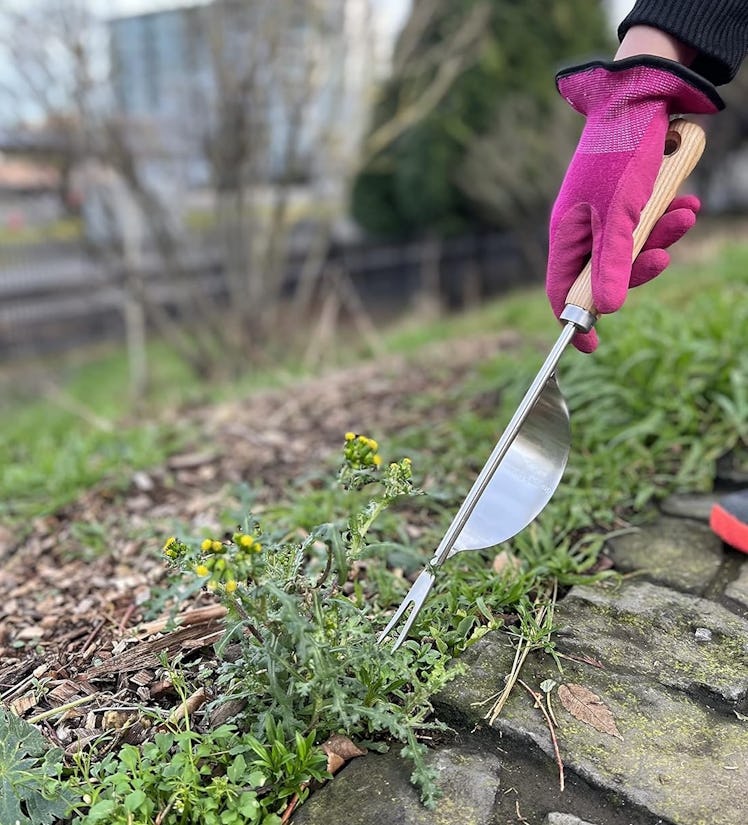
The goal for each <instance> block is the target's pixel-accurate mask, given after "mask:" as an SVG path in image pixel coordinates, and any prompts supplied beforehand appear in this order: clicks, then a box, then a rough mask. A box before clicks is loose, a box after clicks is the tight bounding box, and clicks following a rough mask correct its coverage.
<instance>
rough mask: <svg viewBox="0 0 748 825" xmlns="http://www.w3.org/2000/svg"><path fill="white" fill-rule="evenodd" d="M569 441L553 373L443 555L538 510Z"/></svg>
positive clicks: (475, 546)
mask: <svg viewBox="0 0 748 825" xmlns="http://www.w3.org/2000/svg"><path fill="white" fill-rule="evenodd" d="M570 445H571V425H570V423H569V410H568V407H567V406H566V402H565V401H564V398H563V396H562V395H561V391H560V390H559V387H558V383H557V381H556V378H555V375H552V376H551V377H550V378H549V379H548V381H547V382H546V383H545V385H544V387H543V389H542V391H541V393H540V395H539V396H538V399H537V401H536V402H535V404H534V405H533V408H532V410H531V411H530V413H529V414H528V416H527V418H526V419H525V421H524V423H523V424H522V426H521V427H520V429H519V431H518V432H517V435H516V436H515V438H514V441H513V442H512V444H511V446H510V447H509V449H508V450H507V452H506V454H505V455H504V457H503V459H502V460H501V463H500V464H499V466H498V467H497V468H496V471H495V472H494V474H493V476H492V477H491V480H490V481H489V482H488V485H487V486H486V488H485V490H484V491H483V493H482V495H481V497H480V499H479V500H478V502H477V503H476V505H475V507H474V509H473V511H472V513H471V514H470V517H469V518H468V520H467V521H466V522H465V526H464V527H463V528H462V530H461V531H460V533H459V535H458V536H457V539H456V540H455V543H454V545H453V546H452V550H451V552H450V553H449V556H448V557H451V556H453V555H454V554H455V553H460V552H462V551H463V550H481V549H483V548H484V547H492V546H493V545H495V544H500V543H501V542H502V541H507V539H510V538H511V537H512V536H514V535H516V534H517V533H519V532H520V530H523V529H524V528H525V527H526V526H527V525H528V524H529V523H530V522H531V521H533V519H534V518H535V517H536V516H537V515H538V514H539V513H540V511H541V510H542V509H543V508H544V507H545V505H546V504H547V503H548V501H549V500H550V498H551V496H552V495H553V493H554V492H555V490H556V487H558V484H559V482H560V481H561V477H562V476H563V474H564V469H565V468H566V462H567V460H568V458H569V447H570Z"/></svg>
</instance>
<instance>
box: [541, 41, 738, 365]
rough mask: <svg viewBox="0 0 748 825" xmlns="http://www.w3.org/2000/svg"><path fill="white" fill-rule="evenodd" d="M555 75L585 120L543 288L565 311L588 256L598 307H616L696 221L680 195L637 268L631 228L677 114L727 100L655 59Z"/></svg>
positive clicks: (584, 337) (586, 339)
mask: <svg viewBox="0 0 748 825" xmlns="http://www.w3.org/2000/svg"><path fill="white" fill-rule="evenodd" d="M556 81H557V85H558V89H559V91H560V92H561V94H562V95H563V96H564V97H565V98H566V100H567V101H568V102H569V103H570V104H571V105H572V106H573V107H574V108H575V109H576V110H577V111H578V112H580V113H581V114H583V115H586V116H587V122H586V124H585V127H584V130H583V132H582V136H581V138H580V140H579V145H578V146H577V150H576V153H575V155H574V157H573V158H572V161H571V163H570V165H569V168H568V169H567V172H566V176H565V178H564V181H563V184H562V186H561V191H560V192H559V195H558V198H557V199H556V203H555V204H554V207H553V211H552V213H551V222H550V245H549V254H548V272H547V277H546V292H547V294H548V298H549V300H550V303H551V307H552V308H553V311H554V313H555V314H556V316H557V317H558V316H559V315H560V314H561V312H562V310H563V308H564V306H565V303H566V295H567V293H568V291H569V289H570V288H571V285H572V284H573V282H574V280H575V279H576V277H577V276H578V275H579V273H580V272H581V271H582V268H583V267H584V265H585V263H586V262H587V260H588V259H589V258H590V256H591V258H592V295H593V298H594V302H595V307H596V309H597V310H598V312H600V313H610V312H615V311H616V310H618V309H620V308H621V306H622V305H623V303H624V301H625V300H626V295H627V293H628V290H629V288H630V287H634V286H639V285H640V284H643V283H646V282H647V281H649V280H651V279H652V278H654V277H655V276H657V275H659V274H660V272H662V270H663V269H665V267H666V266H667V265H668V263H669V255H668V253H667V252H666V251H665V248H666V247H668V246H670V245H671V244H673V243H675V241H677V240H678V239H679V238H680V237H682V236H683V235H684V234H685V233H686V232H687V231H688V229H690V227H691V226H693V224H694V221H695V220H696V213H697V212H698V209H699V201H698V199H697V198H695V197H693V196H690V197H683V198H676V199H675V200H674V201H673V203H672V204H671V205H670V207H669V208H668V210H667V211H666V213H665V214H664V215H663V216H662V218H660V220H659V222H658V223H657V224H656V225H655V227H654V229H653V230H652V233H651V234H650V237H649V239H648V241H647V243H646V244H645V246H644V248H643V250H642V252H641V253H640V254H639V256H638V257H637V259H636V261H635V262H634V264H633V266H632V262H631V258H632V253H633V237H632V236H633V232H634V229H635V227H636V224H637V223H638V221H639V215H640V214H641V211H642V209H643V208H644V206H645V205H646V203H647V201H648V200H649V197H650V195H651V194H652V189H653V187H654V181H655V178H656V177H657V172H658V171H659V168H660V164H661V162H662V157H663V151H664V146H665V135H666V133H667V129H668V124H669V120H670V115H671V114H696V113H699V114H706V113H714V112H716V111H718V110H719V109H721V108H723V106H724V104H723V103H722V100H721V99H720V97H719V95H718V94H717V92H716V91H715V89H714V87H713V86H712V85H711V84H710V83H708V82H707V81H706V80H704V79H703V78H701V77H700V76H699V75H697V74H695V73H694V72H692V71H690V70H689V69H687V68H685V67H684V66H681V65H680V64H678V63H674V62H672V61H669V60H665V59H663V58H658V57H633V58H627V59H625V60H619V61H616V62H612V63H602V62H595V63H589V64H585V65H583V66H578V67H574V68H572V69H567V70H565V71H563V72H561V73H560V74H559V75H558V76H557V78H556ZM573 343H574V345H575V346H576V347H577V349H579V350H581V351H582V352H592V351H593V350H594V349H595V348H596V347H597V344H598V338H597V333H596V332H595V331H594V330H592V331H591V332H588V333H586V334H584V333H578V334H577V335H575V336H574V340H573Z"/></svg>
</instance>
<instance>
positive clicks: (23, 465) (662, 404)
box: [0, 246, 748, 518]
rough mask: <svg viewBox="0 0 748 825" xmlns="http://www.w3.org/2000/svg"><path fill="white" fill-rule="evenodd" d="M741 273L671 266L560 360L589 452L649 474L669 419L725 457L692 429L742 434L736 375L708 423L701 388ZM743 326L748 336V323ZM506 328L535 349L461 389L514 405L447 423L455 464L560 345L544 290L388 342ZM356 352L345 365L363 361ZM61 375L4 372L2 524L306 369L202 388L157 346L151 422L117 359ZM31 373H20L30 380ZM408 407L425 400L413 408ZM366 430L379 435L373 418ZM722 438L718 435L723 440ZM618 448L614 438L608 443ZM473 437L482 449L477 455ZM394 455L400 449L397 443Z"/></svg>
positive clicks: (69, 494) (717, 266)
mask: <svg viewBox="0 0 748 825" xmlns="http://www.w3.org/2000/svg"><path fill="white" fill-rule="evenodd" d="M746 271H748V248H746V247H745V246H728V247H726V248H725V249H724V250H723V251H722V252H721V253H720V255H719V256H718V257H717V258H716V259H715V260H714V261H712V262H710V263H709V264H708V265H705V264H698V265H689V264H687V263H681V264H679V265H676V266H673V267H672V268H671V269H670V270H669V271H668V273H666V274H665V275H664V276H663V277H661V278H659V279H658V280H657V281H655V282H654V283H653V284H651V285H649V286H647V288H646V289H644V290H635V291H634V292H632V294H631V296H630V298H629V301H628V303H627V306H626V307H625V308H624V310H623V311H622V312H621V313H619V314H618V315H616V316H611V317H606V318H604V319H602V321H601V323H600V325H599V327H600V334H601V338H602V341H603V345H602V346H601V348H600V350H599V351H598V353H597V354H596V355H595V356H593V357H592V358H586V357H583V356H580V355H578V354H576V353H573V352H570V353H568V354H567V355H566V356H565V359H564V361H563V362H562V366H561V369H560V377H561V383H562V385H563V390H564V393H565V395H566V396H567V398H568V400H569V402H570V404H571V405H572V408H573V420H574V424H575V430H578V428H579V427H580V426H584V427H585V428H586V432H587V433H588V434H592V435H594V433H595V432H596V433H597V435H596V436H594V443H592V444H591V445H590V447H589V449H591V450H607V449H609V448H610V449H612V448H614V447H616V446H617V445H620V444H621V443H622V442H623V441H628V442H629V443H630V444H633V443H634V442H635V441H636V439H639V441H638V442H636V443H639V444H640V445H643V446H640V447H639V451H640V454H638V455H637V457H636V459H635V461H634V465H633V466H634V467H635V468H637V469H640V468H641V467H642V466H644V467H647V466H650V465H651V463H652V462H651V461H650V460H649V458H651V455H650V456H649V458H648V453H651V445H648V444H647V443H646V440H647V438H648V437H650V438H651V437H652V436H653V435H654V434H656V432H657V431H658V430H659V429H660V428H661V427H662V426H663V421H664V420H665V419H667V420H668V421H670V422H671V423H670V424H669V426H670V430H669V434H668V435H667V436H665V437H663V438H660V439H655V440H656V441H657V442H658V443H663V444H664V443H666V442H668V439H670V440H673V439H681V435H682V434H683V433H684V432H685V431H686V430H684V429H683V428H684V427H685V428H686V429H687V432H688V433H689V436H688V443H681V445H680V448H681V451H683V450H685V459H683V457H682V456H681V455H680V454H679V455H678V456H675V460H678V461H681V463H685V464H686V465H687V467H686V470H688V467H689V466H690V465H698V464H699V463H701V464H702V465H703V466H704V467H708V465H709V462H710V461H711V460H712V459H713V453H714V452H715V451H716V450H717V449H718V448H717V446H716V445H715V444H714V443H713V442H714V441H715V437H712V438H707V439H706V442H708V446H704V444H705V443H706V442H705V441H704V440H703V439H700V436H699V433H697V432H696V431H695V428H697V427H699V426H702V427H703V426H709V427H711V428H713V427H714V426H717V425H718V423H719V422H718V420H716V419H718V418H719V416H723V417H724V419H725V420H729V421H730V422H731V426H732V427H733V429H734V431H735V432H737V433H739V434H740V435H742V436H743V437H745V426H746V425H745V421H744V418H745V399H744V393H745V390H744V387H743V386H742V384H741V380H740V378H739V375H740V371H738V372H735V373H734V375H733V377H732V378H731V379H729V381H728V383H725V382H722V383H720V389H719V392H717V391H716V390H715V393H716V394H715V396H714V398H709V399H707V403H709V404H711V405H712V406H711V407H710V409H711V412H710V413H709V415H710V417H709V418H707V419H706V420H704V419H703V418H702V417H701V416H702V414H703V404H704V399H703V398H702V397H701V393H703V392H704V390H705V387H706V386H707V384H708V382H709V375H710V373H713V372H714V371H715V369H716V370H719V369H725V370H729V369H730V364H732V363H733V359H734V358H735V357H737V356H738V354H737V353H735V352H733V349H734V348H736V347H737V348H739V347H740V346H741V341H740V334H739V330H740V324H741V320H740V317H738V315H740V316H741V317H742V315H744V313H745V310H744V309H741V301H740V300H739V299H740V295H739V294H738V293H739V292H740V291H741V289H742V290H744V288H745V281H746V276H745V274H744V273H745V272H746ZM743 294H744V293H743ZM706 299H708V300H710V301H711V304H710V306H711V310H710V311H709V312H707V311H704V310H702V309H700V306H701V303H700V302H702V301H704V300H706ZM742 307H745V301H744V300H742ZM728 319H730V320H728ZM742 328H743V329H745V328H746V327H745V324H744V322H743V327H742ZM497 330H513V331H515V332H516V333H518V335H520V336H523V337H524V340H525V342H526V343H525V346H523V347H521V348H520V349H519V350H516V351H512V352H511V354H510V355H505V356H501V355H500V354H499V355H497V357H496V358H495V359H490V360H489V361H487V362H486V363H485V364H483V365H481V367H480V369H479V375H478V377H477V378H476V379H475V380H474V381H473V382H472V384H471V385H470V386H468V387H466V388H465V389H464V392H467V393H470V392H476V393H477V392H480V391H484V390H491V389H502V390H503V391H504V392H503V397H504V400H505V404H504V406H503V407H502V408H501V409H497V411H496V416H495V418H491V419H490V420H486V419H483V420H480V419H476V418H475V417H474V416H472V417H471V415H470V414H469V413H466V414H465V415H463V416H461V417H460V419H459V420H458V421H457V422H455V427H454V428H448V429H449V436H450V438H449V439H448V440H447V442H446V443H445V444H444V445H443V447H442V445H440V451H441V452H442V453H443V452H445V451H446V454H447V455H450V457H453V458H454V460H455V461H456V462H457V466H459V462H460V459H459V455H460V454H463V455H464V454H465V450H466V449H468V453H470V452H473V453H475V461H480V455H479V452H478V451H479V450H480V449H482V450H484V451H485V449H486V446H487V444H488V443H489V442H490V441H491V439H492V438H493V436H494V435H495V430H496V426H497V424H498V423H500V422H501V421H502V420H506V418H507V417H508V415H509V413H510V412H511V409H512V407H513V405H515V404H516V402H517V401H518V399H519V397H521V393H522V392H524V389H525V388H526V385H527V383H529V380H530V378H531V377H532V375H533V374H534V373H535V371H536V370H537V368H538V367H539V365H540V363H541V361H542V357H543V355H544V351H545V348H547V346H548V345H549V344H550V343H551V342H552V340H553V338H554V336H555V333H556V326H555V325H554V324H553V323H552V322H549V314H548V309H547V306H546V301H545V297H544V295H543V292H542V289H540V288H538V287H534V288H531V289H527V290H520V291H517V292H514V293H511V294H509V295H507V296H504V297H502V298H500V299H496V300H493V301H490V302H486V304H485V305H484V306H482V307H481V308H479V309H477V310H475V311H472V312H469V313H464V314H458V315H454V316H449V317H446V318H443V319H439V320H437V321H434V322H430V323H423V322H418V321H417V320H415V319H412V320H408V321H406V322H404V323H401V324H398V325H396V326H395V327H393V328H392V329H390V330H387V331H386V332H385V333H383V343H384V347H385V351H386V352H390V353H403V354H408V353H412V352H414V351H416V350H418V349H420V348H422V347H424V346H426V345H428V344H430V343H434V342H438V341H445V340H450V339H459V338H461V337H463V336H465V335H472V334H476V333H480V332H492V331H497ZM663 331H664V332H666V334H667V335H668V336H670V337H671V339H672V341H671V344H670V345H669V346H670V349H671V350H672V351H673V352H675V351H677V353H678V355H677V357H674V358H673V359H668V357H667V352H661V351H660V349H661V347H660V345H659V343H658V338H659V337H661V335H662V334H663ZM347 357H348V359H349V361H350V359H351V358H355V357H356V356H355V354H354V355H348V356H347ZM710 359H715V360H714V361H711V360H710ZM741 363H742V362H741ZM55 369H56V373H57V376H58V378H57V379H56V381H55V382H54V385H52V384H49V383H48V382H36V386H34V384H33V382H32V389H31V390H30V391H29V390H28V388H27V391H26V393H25V394H24V393H20V394H19V393H17V392H15V391H14V389H13V388H14V387H16V386H23V383H24V382H22V381H19V380H18V379H19V376H18V373H17V371H15V372H14V371H9V372H8V373H7V374H6V376H5V378H4V380H1V377H0V385H2V390H3V393H2V399H3V400H2V401H1V402H0V425H1V426H0V468H2V469H0V501H2V504H0V513H2V515H3V516H4V517H6V518H13V517H17V518H28V517H30V516H33V515H37V514H40V513H44V512H49V511H51V510H53V509H54V508H56V507H58V506H60V504H62V503H65V502H66V501H69V500H71V499H73V498H74V497H75V496H76V495H78V494H79V493H80V492H81V491H82V490H84V489H86V488H87V487H89V486H91V485H92V484H94V483H96V482H97V481H99V480H101V479H102V478H105V477H106V478H112V479H113V480H114V482H115V483H116V480H117V479H118V478H119V479H120V480H126V479H127V478H128V477H129V475H130V474H131V472H132V471H133V470H134V469H137V468H143V467H147V466H148V465H153V464H155V463H157V462H158V461H160V460H161V459H162V458H163V457H164V456H166V455H167V454H168V453H169V452H170V451H173V450H174V449H176V446H177V444H178V443H179V441H180V439H184V438H185V437H186V435H187V434H186V433H185V431H184V428H183V427H182V426H181V425H180V422H179V421H170V420H168V415H167V414H166V412H167V411H168V410H169V409H171V408H174V407H178V406H179V405H180V404H183V403H186V402H206V401H208V400H220V399H227V398H232V397H241V396H242V394H244V393H246V392H248V391H249V387H251V388H252V391H257V389H258V388H262V387H263V386H264V387H271V386H278V385H282V384H290V383H292V382H293V381H295V380H297V379H298V378H299V377H300V375H302V374H303V372H301V371H300V369H299V367H298V366H297V365H294V364H288V365H286V366H285V368H282V369H273V370H267V371H263V372H253V373H252V374H251V375H248V376H247V378H246V380H240V381H238V382H236V383H234V384H224V385H222V386H206V385H201V384H199V383H198V382H197V381H196V380H195V379H194V378H192V377H191V376H190V375H189V373H188V372H187V370H186V369H185V367H184V366H183V365H182V364H181V363H180V362H179V361H178V360H177V359H176V358H175V357H174V356H173V354H171V353H170V352H169V351H168V350H167V349H166V348H165V347H163V346H160V345H154V346H152V347H151V370H152V379H153V381H152V385H153V387H154V391H153V393H152V395H151V398H150V399H149V404H148V409H147V410H146V412H145V414H140V415H139V416H138V418H137V421H140V422H143V423H136V419H135V418H134V417H133V415H132V413H131V409H130V406H129V399H128V395H127V364H126V360H125V357H124V355H123V354H122V353H121V352H118V351H108V352H106V351H105V352H99V353H95V354H94V355H93V356H92V357H88V358H87V359H86V360H84V361H80V360H78V361H76V360H71V359H64V358H63V359H60V361H59V362H58V363H57V364H56V365H55ZM31 371H32V372H33V370H31ZM679 371H680V372H683V373H684V374H685V373H688V372H689V371H691V373H689V374H690V377H689V382H690V391H689V392H688V393H686V395H685V396H684V395H683V394H682V393H680V392H679V393H677V394H676V395H675V396H673V393H672V392H671V389H670V385H669V381H668V377H670V378H677V375H678V373H679ZM694 371H696V372H694ZM699 371H700V372H699ZM28 372H29V368H28V367H27V366H24V373H25V374H26V376H27V375H28ZM663 373H664V374H663ZM652 379H654V380H652ZM730 382H732V383H731V384H730ZM728 384H729V385H728ZM674 398H675V399H678V402H677V403H680V404H681V405H682V408H681V410H680V413H678V412H677V411H675V410H672V409H669V410H666V409H665V408H666V407H668V405H669V404H672V403H676V402H675V401H674V400H673V399H674ZM596 399H597V403H596V404H595V400H596ZM426 402H428V400H427V399H426ZM411 403H418V400H417V399H411ZM593 407H594V410H595V412H594V413H592V414H590V416H589V417H590V418H591V419H594V420H591V421H589V422H586V421H585V418H586V416H587V413H585V412H583V410H585V409H587V408H590V409H592V408H593ZM601 411H603V414H601ZM624 411H625V412H624ZM712 419H715V420H712ZM371 423H372V427H376V422H375V421H372V422H371ZM592 435H591V436H590V437H592ZM719 438H722V436H721V435H717V436H716V439H717V440H718V439H719ZM450 439H451V440H450ZM610 439H614V440H613V441H612V442H611V443H610V445H608V441H609V440H610ZM642 439H644V441H642ZM398 440H399V441H400V442H401V444H402V447H403V449H405V450H407V451H408V452H413V451H414V450H415V451H417V450H418V449H423V450H424V451H426V452H433V450H434V445H433V444H430V443H429V442H428V438H427V436H426V435H425V434H424V433H419V432H409V433H407V434H403V437H402V438H400V439H398ZM681 441H682V439H681ZM466 442H469V443H470V444H474V445H476V446H475V447H474V448H469V446H468V444H467V443H466ZM478 445H479V446H478ZM394 446H395V447H396V448H399V447H400V444H395V445H394ZM725 446H727V445H726V444H725ZM664 449H671V447H665V448H664ZM661 457H662V455H660V458H661ZM480 463H482V461H480ZM572 472H576V471H574V470H573V469H572ZM613 472H614V471H613V470H611V474H610V475H609V476H608V477H605V476H598V477H597V478H596V481H597V482H598V483H600V484H602V485H607V486H612V485H613V482H614V480H615V476H614V475H613ZM683 476H684V479H683V480H684V482H685V481H688V480H689V479H690V477H691V476H690V471H687V472H684V474H683ZM647 483H649V482H647ZM655 483H656V482H655Z"/></svg>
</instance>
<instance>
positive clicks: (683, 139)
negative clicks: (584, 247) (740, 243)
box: [566, 120, 706, 315]
mask: <svg viewBox="0 0 748 825" xmlns="http://www.w3.org/2000/svg"><path fill="white" fill-rule="evenodd" d="M705 146H706V138H705V137H704V130H703V129H702V128H701V126H697V125H696V124H695V123H691V122H690V121H688V120H674V121H673V122H672V123H671V124H670V128H669V129H668V133H667V136H666V137H665V156H664V158H663V159H662V166H660V171H659V173H658V174H657V179H656V180H655V184H654V189H653V190H652V196H651V197H650V199H649V200H648V201H647V205H646V206H645V207H644V209H643V210H642V213H641V217H640V218H639V223H638V225H637V227H636V229H635V230H634V258H636V256H637V255H638V254H639V253H640V252H641V249H642V247H643V246H644V243H645V241H646V240H647V238H648V237H649V233H650V232H651V231H652V228H653V227H654V225H655V224H656V223H657V221H658V220H659V219H660V218H661V217H662V215H663V214H664V213H665V210H666V209H667V207H668V206H669V204H670V203H671V201H672V200H673V198H674V197H675V195H676V193H677V192H678V187H679V186H680V185H681V183H683V181H684V180H685V179H686V178H687V177H688V176H689V175H690V174H691V172H692V171H693V169H694V167H695V166H696V164H697V163H698V162H699V158H700V157H701V155H702V154H703V152H704V147H705ZM566 303H567V304H573V305H574V306H578V307H582V309H586V310H587V311H588V312H591V313H593V314H594V315H598V312H597V310H596V309H595V304H594V302H593V300H592V264H591V263H588V264H587V266H585V268H584V269H583V270H582V271H581V273H580V274H579V276H578V277H577V279H576V281H574V284H573V286H572V287H571V289H570V290H569V294H568V295H567V296H566Z"/></svg>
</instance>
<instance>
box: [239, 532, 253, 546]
mask: <svg viewBox="0 0 748 825" xmlns="http://www.w3.org/2000/svg"><path fill="white" fill-rule="evenodd" d="M254 543H255V540H254V539H253V538H252V536H247V535H244V536H242V537H241V538H240V539H239V544H240V545H241V546H242V547H246V548H248V549H249V548H250V547H251V546H252V545H253V544H254Z"/></svg>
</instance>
